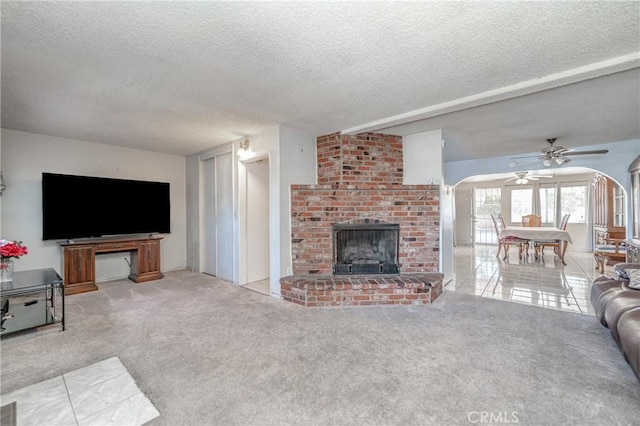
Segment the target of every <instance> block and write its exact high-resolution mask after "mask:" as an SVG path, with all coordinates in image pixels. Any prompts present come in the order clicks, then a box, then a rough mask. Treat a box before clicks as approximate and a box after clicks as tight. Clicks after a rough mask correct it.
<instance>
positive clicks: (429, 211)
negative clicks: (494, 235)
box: [280, 133, 442, 306]
mask: <svg viewBox="0 0 640 426" xmlns="http://www.w3.org/2000/svg"><path fill="white" fill-rule="evenodd" d="M317 164H318V184H317V185H292V186H291V249H292V265H293V275H291V276H288V277H283V278H282V279H281V280H280V282H281V294H282V297H283V298H284V299H285V300H288V301H291V302H294V303H298V304H302V305H305V306H322V305H371V304H408V303H430V302H432V301H433V300H435V298H436V297H437V296H438V295H439V294H440V293H441V292H442V274H439V273H437V271H438V265H439V232H440V200H439V194H440V188H439V186H437V185H403V184H402V183H403V182H402V180H403V156H402V138H401V137H399V136H392V135H383V134H374V133H365V134H360V135H356V136H350V135H341V134H339V133H334V134H331V135H326V136H321V137H319V138H318V140H317ZM394 233H395V234H394ZM394 235H395V237H394ZM376 236H378V237H376Z"/></svg>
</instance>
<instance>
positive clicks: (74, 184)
mask: <svg viewBox="0 0 640 426" xmlns="http://www.w3.org/2000/svg"><path fill="white" fill-rule="evenodd" d="M170 206H171V205H170V197H169V183H166V182H147V181H139V180H125V179H112V178H102V177H90V176H74V175H63V174H54V173H42V239H43V240H60V239H73V238H87V237H103V236H110V235H123V234H146V233H161V234H167V233H169V232H171V215H170V210H171V208H170Z"/></svg>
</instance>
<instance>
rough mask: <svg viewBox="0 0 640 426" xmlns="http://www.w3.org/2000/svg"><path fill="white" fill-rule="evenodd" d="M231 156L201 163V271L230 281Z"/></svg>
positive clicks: (231, 255) (231, 231)
mask: <svg viewBox="0 0 640 426" xmlns="http://www.w3.org/2000/svg"><path fill="white" fill-rule="evenodd" d="M232 166H233V164H232V156H231V153H225V154H221V155H218V156H216V157H213V158H210V159H208V160H205V161H203V162H202V168H203V173H202V177H203V180H204V182H203V189H204V268H203V272H204V273H206V274H211V275H215V276H216V277H218V278H221V279H223V280H227V281H233V169H232Z"/></svg>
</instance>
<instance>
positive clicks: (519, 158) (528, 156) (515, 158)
mask: <svg viewBox="0 0 640 426" xmlns="http://www.w3.org/2000/svg"><path fill="white" fill-rule="evenodd" d="M523 158H542V156H541V155H527V156H525V157H511V158H510V160H522V159H523Z"/></svg>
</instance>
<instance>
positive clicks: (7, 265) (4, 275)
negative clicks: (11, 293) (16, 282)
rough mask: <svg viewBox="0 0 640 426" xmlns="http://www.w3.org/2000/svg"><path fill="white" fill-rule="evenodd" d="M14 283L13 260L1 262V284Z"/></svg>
mask: <svg viewBox="0 0 640 426" xmlns="http://www.w3.org/2000/svg"><path fill="white" fill-rule="evenodd" d="M9 281H13V260H11V259H7V260H2V261H1V262H0V282H1V283H5V282H9Z"/></svg>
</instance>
